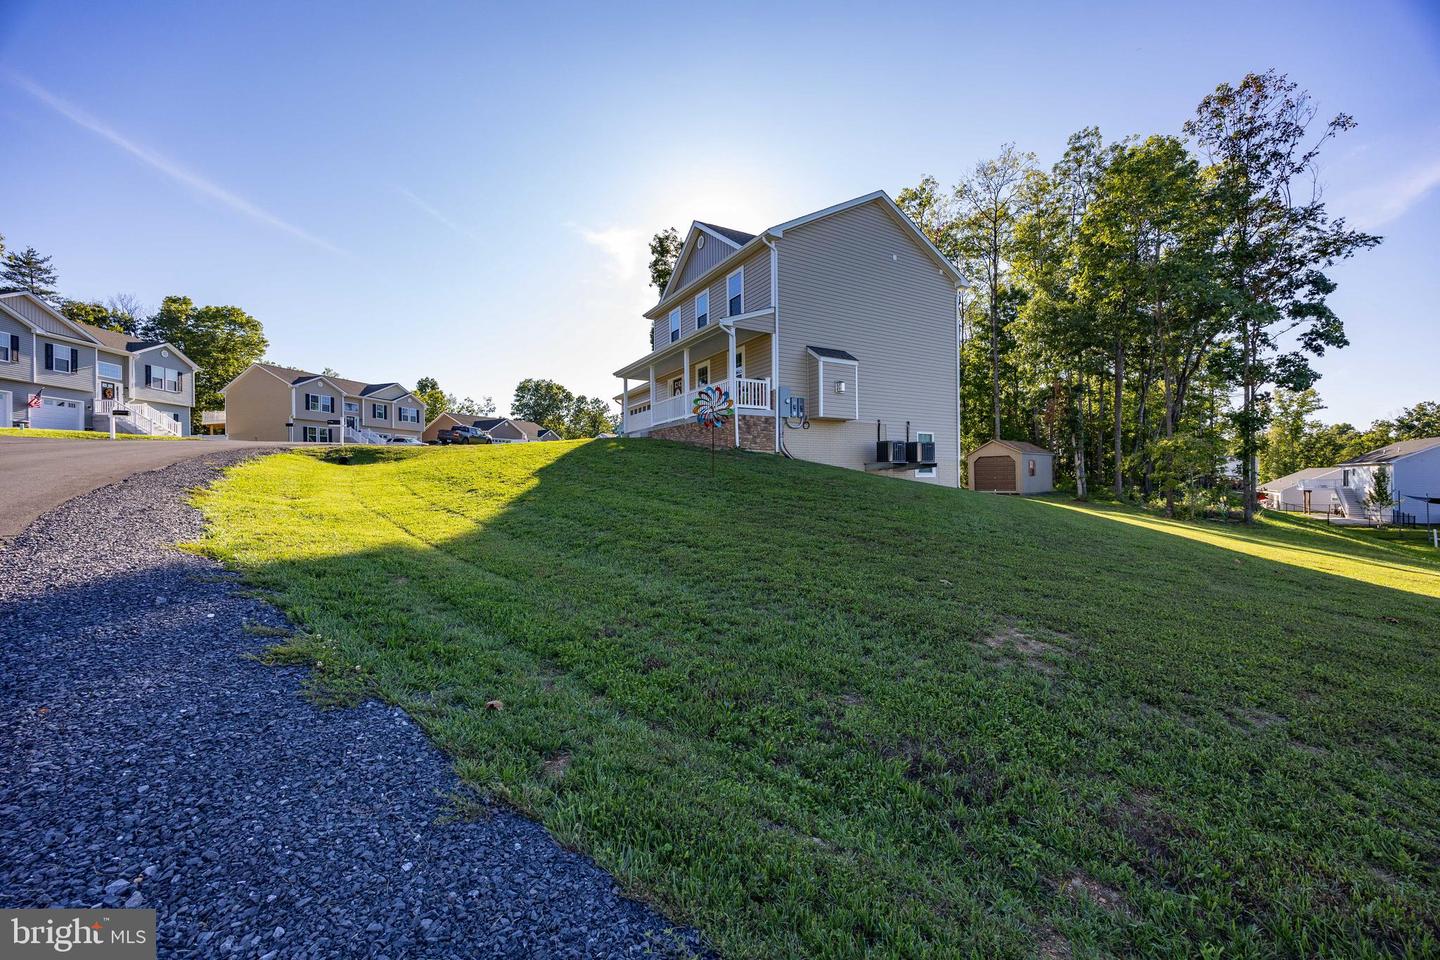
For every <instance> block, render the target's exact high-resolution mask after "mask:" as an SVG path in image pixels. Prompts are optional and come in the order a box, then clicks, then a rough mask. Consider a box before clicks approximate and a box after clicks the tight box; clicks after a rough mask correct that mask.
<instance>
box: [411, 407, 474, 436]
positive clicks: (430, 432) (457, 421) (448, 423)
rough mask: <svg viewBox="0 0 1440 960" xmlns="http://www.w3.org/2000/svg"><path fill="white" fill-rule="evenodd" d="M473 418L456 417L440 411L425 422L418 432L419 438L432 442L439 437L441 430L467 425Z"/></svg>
mask: <svg viewBox="0 0 1440 960" xmlns="http://www.w3.org/2000/svg"><path fill="white" fill-rule="evenodd" d="M473 419H474V418H466V417H457V416H455V414H453V413H442V414H440V415H439V416H438V417H436V418H435V419H434V420H431V421H430V422H429V423H427V424H425V429H424V430H423V431H421V433H420V439H421V440H424V441H425V442H426V443H434V442H435V441H436V440H439V439H440V431H441V430H449V429H450V428H451V427H468V426H470V424H471V422H472V421H473Z"/></svg>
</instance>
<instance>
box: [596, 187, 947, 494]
mask: <svg viewBox="0 0 1440 960" xmlns="http://www.w3.org/2000/svg"><path fill="white" fill-rule="evenodd" d="M964 286H965V281H964V279H963V278H962V277H961V275H960V273H959V272H958V271H957V270H956V269H955V267H954V265H953V264H951V263H950V262H949V261H948V260H946V259H945V257H944V255H943V254H941V253H940V251H939V250H937V249H936V248H935V246H934V244H932V243H931V242H930V241H929V239H927V238H926V236H925V235H924V233H922V232H921V231H920V229H919V228H918V227H917V226H916V225H915V224H914V222H913V221H911V220H910V218H909V217H907V216H905V214H904V213H903V212H901V210H900V208H899V207H897V206H896V205H895V202H894V201H893V200H891V199H890V197H889V196H888V195H887V194H885V192H884V191H876V192H875V193H870V194H866V195H865V196H863V197H857V198H855V199H854V200H849V201H847V202H845V203H839V204H836V205H835V206H833V207H827V208H826V209H824V210H817V211H816V212H814V213H810V214H806V215H805V216H803V217H797V218H796V219H794V220H790V221H787V222H785V223H781V224H777V225H775V226H773V227H770V228H768V229H766V230H763V231H761V232H760V233H759V234H751V233H746V232H744V231H741V230H734V229H729V228H726V227H718V226H715V225H714V224H710V223H702V222H699V221H696V222H695V223H693V224H692V225H691V227H690V230H689V232H688V233H687V234H686V237H685V242H684V244H683V245H682V246H681V248H680V255H679V257H678V259H677V260H676V263H675V270H674V273H673V274H672V275H671V277H670V281H669V283H668V284H667V285H666V287H665V290H664V291H663V293H662V294H661V296H660V300H659V302H658V303H656V304H655V306H654V307H652V308H651V309H650V310H649V311H647V312H646V313H645V316H646V318H647V319H649V320H650V321H651V322H652V324H653V336H654V340H653V344H652V349H651V350H650V352H649V353H647V354H646V355H644V356H643V357H640V358H639V359H637V360H635V361H634V362H633V363H630V364H627V365H626V366H624V367H622V368H620V369H619V370H617V371H615V375H616V376H617V377H619V378H620V379H621V382H622V390H621V393H620V395H619V397H617V399H618V400H619V401H620V407H621V411H622V429H623V431H624V433H625V434H626V435H627V436H648V437H661V438H668V439H676V440H684V441H689V442H700V443H706V444H708V443H709V442H710V440H711V437H710V436H709V434H708V433H707V430H708V428H705V427H702V426H700V425H699V424H697V423H696V421H695V417H694V415H693V412H692V411H693V404H694V401H695V398H696V396H697V394H698V392H699V390H700V389H702V388H703V387H706V386H712V387H719V388H721V389H724V390H725V391H727V392H728V393H729V395H730V397H731V398H732V399H733V401H734V404H735V411H736V416H735V417H733V418H732V419H731V421H730V423H729V424H727V425H726V428H725V430H726V432H725V436H724V437H723V438H721V440H722V442H724V443H728V444H731V445H734V446H737V447H744V448H746V449H750V450H759V451H769V452H775V453H783V454H786V455H789V456H793V457H798V458H800V459H803V460H813V461H816V462H820V463H829V464H833V465H836V466H843V467H852V468H855V469H867V470H874V471H883V472H884V473H886V474H888V475H892V476H901V477H908V478H911V479H916V480H922V481H927V482H931V483H938V484H945V485H948V486H958V485H959V483H960V446H959V432H960V430H959V424H960V416H959V324H958V313H957V309H956V305H957V300H958V295H959V291H960V290H961V289H962V288H963V287H964ZM635 380H639V381H641V383H640V384H639V386H638V387H635V388H632V386H631V382H632V381H635ZM879 441H886V442H885V443H884V444H883V445H882V443H880V442H879ZM907 441H909V445H908V446H907V444H906V442H907ZM897 442H898V447H897V445H896V444H897Z"/></svg>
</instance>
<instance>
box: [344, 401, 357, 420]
mask: <svg viewBox="0 0 1440 960" xmlns="http://www.w3.org/2000/svg"><path fill="white" fill-rule="evenodd" d="M344 407H345V412H346V413H348V414H351V415H353V416H357V417H358V416H359V415H360V404H358V403H356V402H355V401H354V400H346V401H345V403H344Z"/></svg>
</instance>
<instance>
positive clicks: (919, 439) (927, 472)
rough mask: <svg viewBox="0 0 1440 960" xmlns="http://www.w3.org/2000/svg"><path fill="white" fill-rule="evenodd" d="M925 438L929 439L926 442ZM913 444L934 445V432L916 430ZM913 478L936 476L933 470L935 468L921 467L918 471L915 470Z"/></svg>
mask: <svg viewBox="0 0 1440 960" xmlns="http://www.w3.org/2000/svg"><path fill="white" fill-rule="evenodd" d="M925 437H929V438H930V439H929V440H928V441H927V440H925V439H924V438H925ZM915 442H916V443H934V442H935V433H934V431H931V430H916V431H915ZM915 476H917V477H933V476H936V468H935V467H921V468H920V469H919V470H916V471H915Z"/></svg>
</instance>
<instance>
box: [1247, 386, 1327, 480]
mask: <svg viewBox="0 0 1440 960" xmlns="http://www.w3.org/2000/svg"><path fill="white" fill-rule="evenodd" d="M1324 409H1325V404H1323V403H1321V402H1320V395H1319V394H1318V393H1316V392H1315V388H1314V387H1306V388H1305V389H1304V390H1297V391H1290V390H1284V389H1281V390H1276V391H1275V396H1274V398H1273V399H1272V400H1271V401H1270V410H1269V411H1268V417H1269V420H1270V426H1269V428H1268V429H1267V430H1266V431H1265V439H1264V441H1263V442H1262V443H1261V444H1260V476H1262V477H1264V478H1265V481H1266V482H1267V483H1268V482H1269V481H1271V480H1274V479H1275V478H1276V477H1283V476H1287V475H1289V474H1292V473H1294V472H1295V471H1296V470H1304V469H1306V468H1307V467H1319V466H1327V465H1328V464H1326V463H1325V462H1324V461H1320V462H1316V461H1315V459H1314V458H1315V456H1316V454H1317V453H1319V454H1320V455H1321V456H1323V455H1324V453H1327V452H1329V451H1328V450H1325V449H1324V448H1323V447H1320V446H1319V445H1317V444H1316V443H1315V442H1314V439H1315V438H1316V437H1319V436H1320V435H1321V433H1322V431H1323V430H1324V425H1323V424H1321V423H1320V421H1319V419H1318V418H1316V416H1315V414H1317V413H1319V412H1320V411H1321V410H1324Z"/></svg>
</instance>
